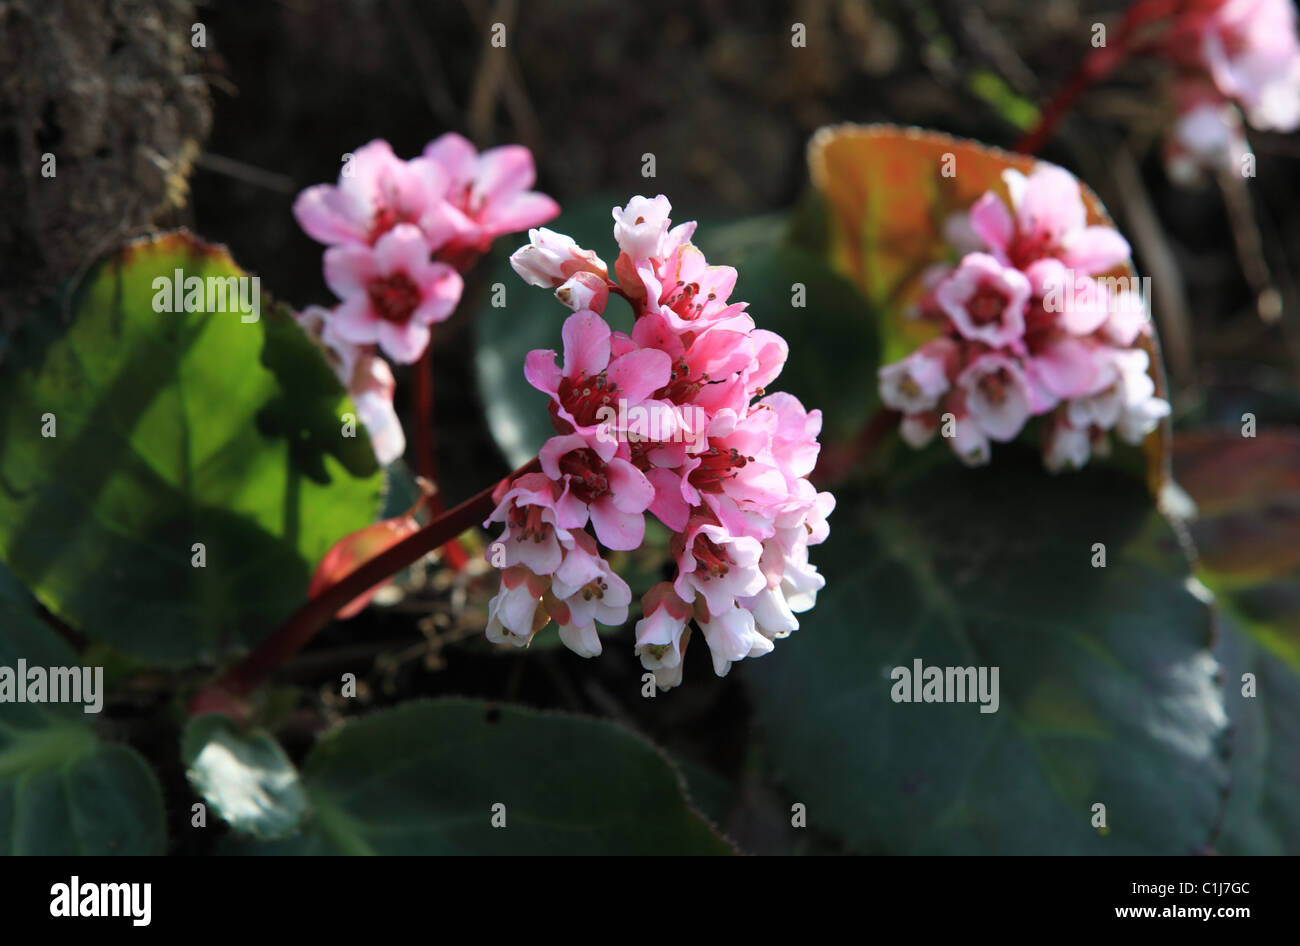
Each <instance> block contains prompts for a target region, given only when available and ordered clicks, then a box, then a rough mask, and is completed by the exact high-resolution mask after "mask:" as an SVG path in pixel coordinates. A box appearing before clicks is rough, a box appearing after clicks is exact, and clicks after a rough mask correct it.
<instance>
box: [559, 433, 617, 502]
mask: <svg viewBox="0 0 1300 946" xmlns="http://www.w3.org/2000/svg"><path fill="white" fill-rule="evenodd" d="M560 472H561V473H567V474H568V475H569V492H571V493H573V495H574V496H576V497H578V499H580V500H582V501H583V502H584V503H587V504H588V505H590V504H591V503H594V502H595V501H596V500H598V499H600V498H601V497H602V496H608V495H609V477H608V476H607V475H606V474H605V464H604V462H602V461H601V459H600V457H599V456H597V455H596V451H595V450H592V449H591V448H590V447H584V448H582V449H581V450H570V451H569V452H568V453H566V454H565V455H564V456H563V457H562V458H561V459H560Z"/></svg>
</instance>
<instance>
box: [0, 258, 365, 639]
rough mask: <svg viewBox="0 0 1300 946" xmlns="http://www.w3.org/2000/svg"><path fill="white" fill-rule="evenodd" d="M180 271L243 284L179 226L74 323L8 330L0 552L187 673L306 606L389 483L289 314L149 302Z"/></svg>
mask: <svg viewBox="0 0 1300 946" xmlns="http://www.w3.org/2000/svg"><path fill="white" fill-rule="evenodd" d="M177 270H179V271H181V272H182V273H183V275H184V277H186V278H187V279H188V278H189V277H192V276H197V277H200V278H203V277H239V276H242V275H244V274H243V273H241V272H240V270H239V269H238V268H237V267H236V266H235V264H234V263H233V262H232V261H231V259H230V257H229V256H228V255H227V253H226V252H225V250H224V249H221V248H217V247H212V246H207V245H204V244H202V243H199V242H198V241H196V240H195V239H194V238H193V237H191V236H189V235H188V234H184V233H172V234H168V235H166V236H163V237H160V238H157V239H152V240H143V241H140V242H137V243H134V244H131V245H130V246H129V247H127V248H126V249H125V250H124V251H123V252H122V253H120V254H119V255H117V256H115V257H113V258H111V259H110V260H108V261H107V262H105V263H103V264H102V265H100V266H98V267H97V268H96V269H95V270H94V271H92V272H91V273H90V274H89V275H88V277H87V279H86V280H85V282H84V283H83V284H82V286H81V288H80V290H79V291H77V292H76V293H75V295H74V296H73V297H72V298H71V299H69V300H68V301H67V311H68V312H69V313H70V317H71V324H70V325H67V326H66V327H64V325H63V317H62V314H61V310H60V312H53V311H51V312H48V313H45V314H44V315H43V316H42V317H41V318H36V319H32V320H30V321H29V322H28V325H27V327H26V329H25V330H24V334H23V335H22V336H21V337H19V338H15V339H13V345H12V347H11V349H10V350H9V352H8V354H7V357H6V360H5V364H4V366H3V369H0V442H3V443H4V451H3V454H2V455H0V558H2V559H3V560H4V561H5V563H6V564H7V565H8V566H9V567H10V568H11V569H12V570H13V571H14V572H15V573H16V574H17V575H18V576H19V577H20V578H21V579H22V580H23V581H24V582H25V583H26V584H27V585H28V586H29V587H30V588H31V589H32V590H33V591H34V592H35V594H36V596H37V597H38V598H39V599H40V600H41V602H42V603H43V604H44V605H45V606H46V607H48V608H49V609H50V610H51V611H53V612H54V613H55V614H57V615H58V616H59V617H60V618H62V619H63V620H65V621H67V622H68V623H70V624H72V625H73V626H75V627H77V628H79V629H80V630H82V631H83V632H84V633H85V634H86V635H87V636H88V637H89V638H91V639H94V640H102V641H105V642H107V643H109V644H112V645H113V646H115V647H117V648H119V649H121V650H122V651H123V652H125V653H128V654H131V655H133V656H138V657H144V658H148V659H152V660H156V661H160V662H168V663H176V664H180V663H188V662H193V661H198V660H212V659H215V658H216V657H218V656H219V652H220V651H221V650H223V649H224V648H228V647H230V646H232V645H239V644H252V643H254V642H256V641H257V640H258V639H260V638H261V637H262V636H263V635H264V634H265V633H266V632H267V631H268V630H269V629H271V628H273V627H274V626H276V625H277V624H278V623H279V622H280V621H281V620H282V619H283V618H284V617H285V616H287V615H288V614H289V613H290V612H291V611H292V610H293V609H294V608H295V607H296V606H298V605H299V604H300V603H301V602H302V600H303V597H304V595H305V592H306V589H307V584H308V580H309V579H310V577H311V574H312V570H313V568H314V567H315V565H316V563H317V561H318V560H319V559H320V557H321V556H322V555H323V554H324V553H325V551H326V550H327V549H328V548H329V547H330V545H331V544H332V543H333V542H334V541H335V540H337V539H338V538H339V537H340V536H342V535H345V534H346V533H348V532H351V531H354V530H356V529H359V528H361V527H362V526H364V525H366V524H368V523H369V522H371V521H372V520H373V518H374V515H375V513H376V511H377V509H378V506H379V499H380V492H381V489H382V476H381V474H380V472H379V471H378V469H377V467H376V464H375V461H374V457H373V455H372V453H371V450H370V446H369V443H368V441H367V440H366V438H365V434H364V431H362V430H360V429H359V428H358V432H357V435H356V436H352V437H348V436H344V435H343V434H344V424H343V423H342V421H341V420H340V416H341V415H342V414H343V413H345V412H347V411H350V410H351V406H350V405H349V403H348V401H347V400H346V398H345V396H344V394H343V391H342V389H341V388H340V387H339V385H338V384H337V382H336V381H335V379H334V377H333V374H332V372H331V370H330V369H329V367H328V365H326V363H325V361H324V359H323V358H322V357H321V356H320V354H319V352H318V351H317V349H316V348H315V347H314V346H313V345H312V344H311V343H310V342H309V341H308V339H307V338H306V336H305V335H304V334H303V333H302V332H301V331H300V330H299V329H298V327H297V326H296V325H295V324H294V323H293V321H292V319H291V318H290V317H289V316H288V314H287V313H286V312H285V311H284V310H283V308H281V307H278V306H276V307H272V306H270V305H269V304H265V303H264V304H263V306H262V311H261V317H260V318H259V319H258V320H257V321H255V322H245V321H243V320H242V316H241V313H240V312H238V311H199V312H185V313H176V312H158V311H155V309H154V302H155V296H156V290H155V287H154V281H155V279H157V278H159V277H168V278H170V277H172V276H173V275H174V273H175V272H176V271H177ZM227 308H228V306H227ZM47 415H53V416H54V420H55V423H56V424H57V427H56V433H57V435H56V436H53V437H46V436H42V428H43V425H44V421H45V418H46V416H47ZM195 543H202V544H203V545H204V547H205V556H206V567H203V568H197V567H194V566H193V564H192V562H193V559H194V554H195V552H194V550H193V546H194V545H195Z"/></svg>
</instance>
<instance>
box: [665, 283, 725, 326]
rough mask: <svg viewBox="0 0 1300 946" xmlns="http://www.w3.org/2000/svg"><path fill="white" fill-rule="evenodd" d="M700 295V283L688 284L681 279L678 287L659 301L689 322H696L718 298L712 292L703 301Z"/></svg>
mask: <svg viewBox="0 0 1300 946" xmlns="http://www.w3.org/2000/svg"><path fill="white" fill-rule="evenodd" d="M699 295H700V284H699V283H697V282H692V283H687V282H683V281H682V280H680V279H679V280H677V285H676V286H673V287H672V288H671V289H669V290H668V292H667V293H665V294H664V297H663V298H662V299H660V300H659V304H660V305H666V306H668V308H670V309H672V310H673V311H674V312H676V313H677V314H678V315H679V316H680V317H681V318H683V319H685V320H686V321H687V322H694V321H695V320H696V319H698V318H699V317H700V316H701V315H703V314H704V307H705V306H706V305H708V304H709V303H710V302H712V301H713V300H714V299H716V298H717V294H716V293H712V292H711V293H709V294H708V295H707V296H705V297H704V298H703V299H702V300H701V299H699Z"/></svg>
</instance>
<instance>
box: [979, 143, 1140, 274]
mask: <svg viewBox="0 0 1300 946" xmlns="http://www.w3.org/2000/svg"><path fill="white" fill-rule="evenodd" d="M1002 179H1003V181H1004V182H1005V183H1006V186H1007V190H1008V191H1009V192H1010V194H1011V207H1012V210H1008V209H1007V206H1006V205H1005V204H1004V203H1003V202H1002V200H1001V199H1000V198H999V197H998V196H997V195H996V194H994V193H993V192H992V191H989V192H988V193H987V194H985V195H984V196H983V197H981V198H980V199H979V200H977V201H976V202H975V205H974V206H973V207H972V208H971V228H972V229H974V231H975V232H976V234H978V235H979V237H980V239H982V240H983V241H984V243H985V245H986V246H987V247H988V249H989V252H990V253H992V254H993V255H994V256H996V257H997V258H998V259H999V260H1000V261H1001V262H1003V263H1005V264H1009V265H1011V266H1014V267H1016V268H1017V269H1020V270H1024V269H1026V268H1027V267H1028V266H1029V264H1030V263H1033V262H1036V261H1037V260H1040V259H1045V258H1047V257H1054V258H1056V259H1059V260H1060V261H1061V262H1062V263H1064V264H1065V265H1066V266H1067V267H1069V268H1071V269H1075V270H1078V271H1079V272H1081V273H1084V274H1086V275H1095V274H1097V273H1104V272H1106V271H1107V270H1109V269H1112V268H1114V267H1115V266H1117V265H1119V264H1120V263H1122V262H1124V261H1125V260H1126V259H1128V256H1129V245H1128V241H1127V240H1125V239H1124V238H1123V237H1122V236H1120V235H1119V233H1118V231H1116V230H1114V229H1112V228H1111V227H1103V226H1088V222H1087V221H1088V212H1087V209H1086V208H1085V207H1084V204H1083V196H1082V194H1081V192H1080V190H1079V183H1078V181H1076V180H1075V179H1074V177H1073V176H1072V175H1071V174H1070V173H1069V172H1068V171H1065V170H1062V169H1061V168H1058V167H1055V166H1054V165H1050V164H1040V165H1039V166H1038V168H1037V169H1036V170H1035V171H1034V172H1033V174H1031V175H1029V176H1028V177H1026V176H1025V175H1023V174H1021V173H1020V172H1019V171H1016V170H1011V169H1008V170H1006V171H1003V172H1002Z"/></svg>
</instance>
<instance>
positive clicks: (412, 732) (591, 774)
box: [230, 699, 732, 854]
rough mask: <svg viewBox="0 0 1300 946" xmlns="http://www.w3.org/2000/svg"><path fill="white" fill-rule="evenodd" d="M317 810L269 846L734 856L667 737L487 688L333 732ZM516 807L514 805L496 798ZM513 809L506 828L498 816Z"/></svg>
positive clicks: (315, 768)
mask: <svg viewBox="0 0 1300 946" xmlns="http://www.w3.org/2000/svg"><path fill="white" fill-rule="evenodd" d="M303 780H304V782H305V783H306V786H307V791H308V794H309V795H310V797H311V802H312V808H313V814H312V816H311V820H310V821H309V822H308V827H307V828H306V830H305V831H304V832H303V833H302V834H301V835H300V836H298V837H296V838H293V839H291V840H289V841H285V842H279V843H272V844H252V843H245V844H236V845H232V846H231V848H230V849H231V850H232V851H234V852H238V853H270V854H307V853H313V854H320V853H335V854H727V853H731V851H732V849H731V847H730V845H728V844H727V843H726V842H725V841H723V840H722V839H721V838H720V837H719V836H718V835H717V834H716V832H715V831H714V830H713V829H712V828H711V827H710V826H709V825H708V824H707V823H706V822H705V821H704V819H703V818H701V817H700V816H699V815H698V814H697V813H696V811H695V810H694V809H693V808H692V807H691V805H690V804H689V803H688V801H687V799H686V797H685V795H684V791H683V788H684V785H683V782H682V779H681V776H680V775H679V774H678V772H677V770H676V769H675V768H674V767H673V766H672V764H671V763H670V762H668V760H667V759H666V757H664V756H663V755H662V754H660V752H659V751H658V750H657V749H655V747H654V746H652V745H651V744H649V743H648V742H645V741H644V740H642V739H640V738H639V737H637V736H634V735H632V734H631V733H629V732H628V731H626V730H625V729H623V728H621V727H619V726H617V725H615V724H613V723H608V722H603V721H600V720H594V719H586V718H582V717H576V716H567V715H561V714H556V713H541V712H537V711H534V710H528V709H522V708H519V707H510V706H501V707H495V706H491V705H489V704H486V703H481V702H478V701H474V700H463V699H447V700H439V701H437V702H419V703H410V704H407V705H404V706H401V707H399V708H397V709H393V710H387V711H384V712H380V713H376V714H374V715H373V716H368V717H365V718H363V719H358V720H354V721H352V722H349V723H347V724H346V725H344V726H343V727H342V728H340V729H338V730H335V731H334V732H331V733H329V734H328V735H326V736H325V737H323V738H322V739H321V741H320V743H319V744H318V745H317V746H316V748H315V749H313V750H312V752H311V754H310V755H309V756H308V758H307V761H306V764H305V765H304V766H303ZM496 806H504V809H502V808H499V807H496ZM502 812H503V813H504V818H505V825H504V827H493V824H492V821H493V816H494V813H495V814H500V813H502Z"/></svg>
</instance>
